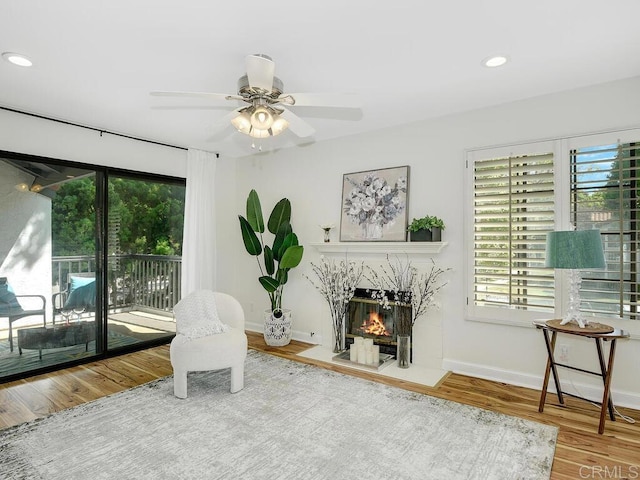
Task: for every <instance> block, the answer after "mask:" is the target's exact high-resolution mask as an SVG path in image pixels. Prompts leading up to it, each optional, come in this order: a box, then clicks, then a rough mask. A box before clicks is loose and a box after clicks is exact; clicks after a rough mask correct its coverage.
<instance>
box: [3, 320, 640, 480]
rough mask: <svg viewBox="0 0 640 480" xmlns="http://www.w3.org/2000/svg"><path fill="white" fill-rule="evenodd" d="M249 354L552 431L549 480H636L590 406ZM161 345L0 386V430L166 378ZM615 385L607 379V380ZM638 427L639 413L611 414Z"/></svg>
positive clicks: (638, 466)
mask: <svg viewBox="0 0 640 480" xmlns="http://www.w3.org/2000/svg"><path fill="white" fill-rule="evenodd" d="M247 335H248V337H249V345H250V348H253V349H256V350H260V351H263V352H267V353H270V354H273V355H277V356H280V357H284V358H288V359H291V360H296V361H299V362H303V363H308V364H311V365H317V366H321V367H323V368H328V369H330V370H334V371H338V372H342V373H347V374H350V375H355V376H360V377H363V378H369V379H371V380H375V381H379V382H381V383H385V384H388V385H393V386H396V387H399V388H404V389H407V390H412V391H415V392H420V393H424V394H427V395H431V396H434V397H440V398H444V399H447V400H453V401H456V402H460V403H464V404H468V405H473V406H476V407H480V408H485V409H489V410H493V411H496V412H501V413H505V414H508V415H514V416H518V417H522V418H526V419H530V420H534V421H537V422H541V423H547V424H551V425H555V426H557V427H559V429H560V430H559V434H558V443H557V446H556V454H555V458H554V462H553V470H552V475H551V478H552V479H558V480H561V479H578V478H590V479H591V478H593V479H601V478H607V479H622V478H630V479H632V478H640V424H638V423H635V424H630V423H627V422H625V421H624V420H622V419H621V418H618V419H617V420H616V421H615V422H611V421H609V420H608V421H607V423H606V427H605V432H604V434H603V435H598V434H597V429H598V420H599V416H598V412H599V409H598V408H597V407H594V406H591V405H589V404H588V403H587V402H583V401H580V400H576V399H572V398H569V399H567V400H566V402H567V406H566V407H561V406H558V405H557V401H556V400H557V399H556V397H555V395H551V394H550V395H548V396H547V405H546V406H545V411H544V413H538V400H539V395H540V392H539V391H538V390H531V389H527V388H521V387H514V386H511V385H506V384H502V383H497V382H492V381H488V380H481V379H477V378H473V377H467V376H463V375H457V374H450V375H448V376H447V377H445V379H444V380H443V381H442V382H440V384H439V385H437V386H436V387H433V388H431V387H425V386H422V385H417V384H414V383H410V382H405V381H401V380H396V379H391V378H388V377H383V376H377V375H375V374H372V373H370V372H361V371H355V370H351V369H349V368H348V367H343V366H340V365H333V364H327V363H323V362H319V361H315V360H311V359H307V358H303V357H298V356H296V354H297V353H299V352H301V351H303V350H305V349H307V348H309V346H310V345H308V344H305V343H301V342H296V341H292V342H291V344H289V345H288V346H286V347H278V348H273V347H268V346H267V345H266V344H265V343H264V340H263V338H262V335H261V334H257V333H253V332H248V333H247ZM171 373H172V369H171V364H170V362H169V346H168V345H163V346H160V347H156V348H152V349H149V350H145V351H142V352H136V353H131V354H128V355H124V356H121V357H117V358H111V359H107V360H101V361H97V362H93V363H90V364H86V365H81V366H78V367H73V368H69V369H67V370H62V371H59V372H56V373H52V374H48V375H43V376H39V377H33V378H30V379H26V380H20V381H16V382H11V383H6V384H3V385H0V429H4V428H7V427H10V426H13V425H17V424H20V423H23V422H26V421H30V420H34V419H36V418H40V417H44V416H46V415H49V414H51V413H54V412H57V411H59V410H62V409H65V408H69V407H73V406H75V405H79V404H81V403H85V402H88V401H91V400H95V399H98V398H100V397H103V396H105V395H109V394H112V393H116V392H119V391H122V390H125V389H128V388H131V387H134V386H136V385H140V384H142V383H146V382H149V381H151V380H155V379H157V378H161V377H164V376H166V375H171ZM614 382H615V379H614ZM618 410H619V411H620V413H623V414H625V415H627V416H630V417H632V418H634V419H636V420H638V421H640V411H637V410H630V409H623V408H618Z"/></svg>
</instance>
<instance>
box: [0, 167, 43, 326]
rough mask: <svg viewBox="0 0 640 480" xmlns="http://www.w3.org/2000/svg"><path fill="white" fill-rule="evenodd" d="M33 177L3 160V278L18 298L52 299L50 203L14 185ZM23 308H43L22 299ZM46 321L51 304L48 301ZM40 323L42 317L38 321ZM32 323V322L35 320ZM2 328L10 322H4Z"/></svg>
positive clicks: (0, 227) (0, 262) (0, 194)
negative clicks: (28, 296) (20, 296)
mask: <svg viewBox="0 0 640 480" xmlns="http://www.w3.org/2000/svg"><path fill="white" fill-rule="evenodd" d="M32 180H33V178H32V177H30V176H29V175H27V174H26V173H24V172H21V171H20V170H18V169H17V168H14V167H12V166H11V165H8V164H6V163H4V162H2V161H0V277H7V279H8V282H9V285H11V287H12V288H13V290H14V292H15V293H16V294H17V295H44V296H45V298H47V299H50V298H51V293H52V292H51V200H50V199H49V198H47V197H45V196H43V195H38V194H37V193H33V192H29V191H26V192H21V191H18V190H16V188H15V186H16V185H18V184H20V183H23V182H26V183H28V184H29V185H30V184H31V181H32ZM20 303H21V305H22V307H23V308H25V309H27V310H30V309H38V308H41V305H42V304H41V302H40V300H34V299H20ZM47 309H48V312H47V318H51V305H50V302H49V301H47ZM34 319H35V321H41V320H42V317H40V318H39V319H38V318H35V317H34ZM32 320H33V319H32ZM0 325H2V327H3V328H7V327H8V320H7V319H2V323H0Z"/></svg>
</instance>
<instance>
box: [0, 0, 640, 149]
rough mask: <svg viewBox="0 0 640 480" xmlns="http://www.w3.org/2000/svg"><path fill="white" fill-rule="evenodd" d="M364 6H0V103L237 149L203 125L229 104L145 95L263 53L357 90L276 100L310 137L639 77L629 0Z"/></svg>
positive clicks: (279, 143) (296, 86) (215, 124)
mask: <svg viewBox="0 0 640 480" xmlns="http://www.w3.org/2000/svg"><path fill="white" fill-rule="evenodd" d="M377 3H378V4H379V5H376V4H375V3H374V2H373V1H371V0H323V1H319V2H313V3H309V2H305V1H299V0H285V1H278V0H274V1H272V2H262V1H256V0H244V1H230V0H181V1H177V0H109V1H108V2H107V1H105V2H98V1H86V0H55V1H51V0H2V1H1V2H0V52H6V51H10V52H19V53H22V54H25V55H27V56H29V57H30V58H31V59H32V60H33V62H34V66H33V67H31V68H21V67H15V66H13V65H11V64H9V63H8V62H5V61H0V105H2V106H5V107H10V108H15V109H19V110H23V111H27V112H31V113H37V114H41V115H45V116H51V117H55V118H58V119H63V120H67V121H70V122H74V123H79V124H83V125H88V126H93V127H97V128H101V129H105V130H108V131H113V132H119V133H125V134H128V135H133V136H137V137H142V138H145V139H151V140H156V141H160V142H163V143H169V144H173V145H178V146H183V147H194V148H199V149H203V150H208V151H213V152H220V153H221V154H222V155H226V156H240V155H247V154H251V153H252V152H253V150H252V149H251V147H250V143H251V141H250V138H249V137H247V136H245V135H243V134H240V133H237V132H235V131H234V130H233V128H232V127H231V126H226V125H220V124H219V120H220V119H221V118H222V117H224V116H225V115H226V114H228V113H229V111H230V110H231V109H233V108H236V107H237V106H238V105H237V104H236V103H235V102H227V103H220V102H212V101H207V100H203V99H192V98H177V99H176V98H167V97H152V96H150V95H149V92H150V91H153V90H181V91H205V92H216V93H235V92H236V82H237V79H238V77H240V76H241V75H242V74H243V73H244V58H245V56H246V55H248V54H253V53H264V54H267V55H269V56H271V57H272V58H273V60H274V61H275V64H276V76H278V77H279V78H280V79H281V80H282V81H283V82H284V87H285V92H287V91H289V92H318V93H358V94H359V96H360V99H361V102H362V110H361V111H356V112H354V111H346V110H340V109H338V110H328V109H324V108H311V107H298V108H296V107H292V108H291V110H292V111H294V112H295V113H296V114H298V115H299V116H301V117H302V118H303V119H304V120H306V121H307V122H308V123H309V124H311V126H312V127H313V128H315V130H316V134H315V136H314V137H313V139H311V140H312V141H321V140H325V139H329V138H335V137H340V136H345V135H352V134H356V133H359V132H365V131H371V130H377V129H383V128H387V127H390V126H394V125H400V124H404V123H408V122H412V121H417V120H421V119H428V118H434V117H439V116H443V115H447V114H451V113H455V112H461V111H465V110H471V109H476V108H480V107H485V106H489V105H496V104H500V103H505V102H509V101H513V100H518V99H523V98H528V97H533V96H537V95H542V94H546V93H551V92H557V91H562V90H569V89H573V88H577V87H582V86H586V85H591V84H597V83H603V82H607V81H612V80H617V79H622V78H628V77H632V76H636V75H640V28H638V18H640V1H639V0H537V1H517V0H441V1H432V0H397V1H385V2H382V1H380V2H377ZM498 53H500V54H506V55H508V56H509V57H510V59H511V62H510V63H509V64H507V65H506V66H504V67H501V68H497V69H488V68H486V67H484V66H482V65H481V61H482V60H483V59H484V58H485V57H488V56H490V55H494V54H498ZM308 141H310V140H309V139H299V138H297V137H295V136H294V135H293V134H292V133H291V132H285V133H284V134H282V135H281V136H279V137H275V138H272V139H268V140H264V141H262V144H263V148H264V149H265V150H269V149H272V148H282V147H287V146H292V145H296V144H300V143H305V142H308Z"/></svg>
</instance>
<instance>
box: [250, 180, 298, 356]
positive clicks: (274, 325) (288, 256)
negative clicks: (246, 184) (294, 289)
mask: <svg viewBox="0 0 640 480" xmlns="http://www.w3.org/2000/svg"><path fill="white" fill-rule="evenodd" d="M238 219H239V220H240V230H241V231H242V240H243V242H244V246H245V248H246V250H247V252H248V253H249V255H253V256H255V257H256V261H257V262H258V268H259V269H260V277H259V278H258V281H259V282H260V284H261V285H262V287H263V288H264V289H265V290H266V291H267V293H268V294H269V300H270V302H271V309H270V310H266V311H265V329H264V339H265V342H266V343H267V345H270V346H283V345H287V344H289V342H290V341H291V311H290V310H288V309H286V310H284V309H283V308H282V293H283V289H284V286H285V284H286V283H287V280H288V279H289V270H291V269H292V268H295V267H297V266H298V265H299V264H300V261H301V260H302V255H303V253H304V247H303V246H302V245H299V244H298V237H297V235H296V234H295V233H293V227H292V226H291V202H290V201H289V200H288V199H287V198H283V199H281V200H280V201H279V202H278V203H277V204H276V205H275V207H274V208H273V210H272V212H271V215H270V216H269V221H268V222H267V229H268V230H269V232H271V233H272V234H273V235H274V239H273V244H272V246H271V247H270V246H269V245H265V243H264V237H263V235H262V234H263V233H264V232H265V224H264V219H263V216H262V207H261V205H260V199H259V197H258V193H257V192H256V191H255V190H251V192H249V196H248V197H247V216H246V218H245V217H243V216H242V215H238ZM256 233H259V234H260V238H258V236H257V235H256ZM261 255H262V257H261ZM260 258H262V263H261V262H260Z"/></svg>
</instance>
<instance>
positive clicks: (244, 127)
mask: <svg viewBox="0 0 640 480" xmlns="http://www.w3.org/2000/svg"><path fill="white" fill-rule="evenodd" d="M231 124H232V125H233V126H234V127H235V128H236V130H238V131H239V132H240V133H244V134H246V135H249V132H250V131H251V117H250V116H249V114H248V113H247V112H241V113H239V114H238V115H237V116H236V117H235V118H234V119H233V120H231Z"/></svg>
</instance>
